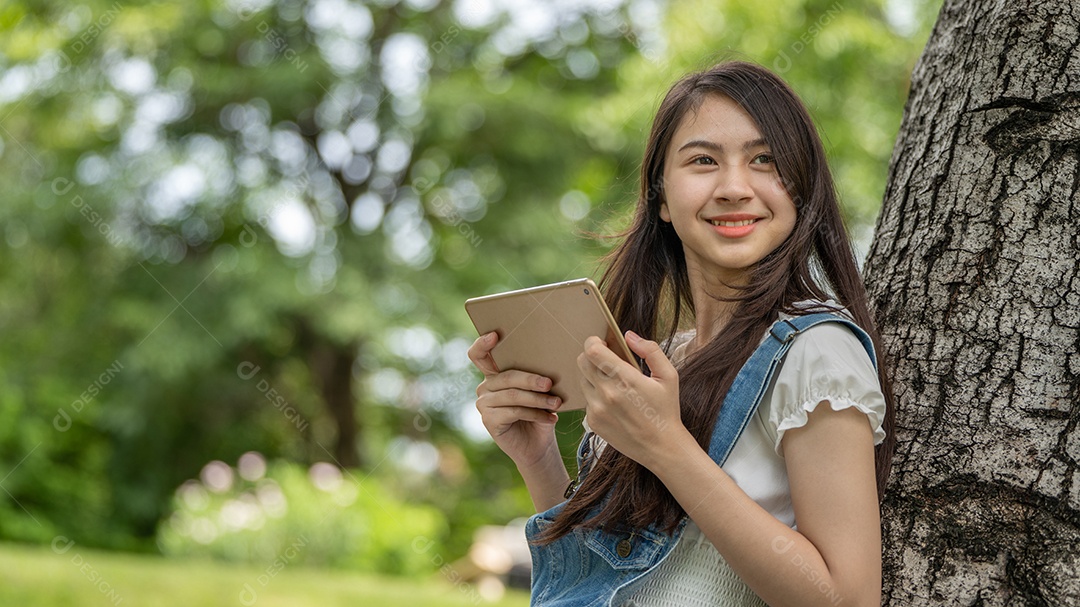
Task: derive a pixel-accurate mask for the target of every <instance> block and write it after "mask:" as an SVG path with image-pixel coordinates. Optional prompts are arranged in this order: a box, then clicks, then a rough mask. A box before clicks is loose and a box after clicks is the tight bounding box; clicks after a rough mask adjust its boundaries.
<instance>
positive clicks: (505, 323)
mask: <svg viewBox="0 0 1080 607" xmlns="http://www.w3.org/2000/svg"><path fill="white" fill-rule="evenodd" d="M465 311H466V312H468V314H469V318H471V319H472V322H473V325H474V326H475V327H476V330H477V331H478V332H479V333H480V335H483V334H485V333H488V332H491V331H495V332H496V333H498V334H499V343H497V344H496V345H495V348H494V349H493V350H492V351H491V356H492V358H494V359H495V364H496V366H498V368H499V370H500V371H507V370H510V369H518V370H521V371H528V372H530V373H536V374H538V375H543V376H544V377H549V378H551V381H552V384H553V385H552V387H551V390H550V393H551V394H554V395H556V396H558V397H559V398H561V399H562V401H563V404H562V406H560V407H559V410H560V411H567V410H573V409H584V408H585V394H584V393H583V392H582V390H581V380H580V376H581V371H580V370H579V369H578V366H577V358H578V355H579V354H581V353H582V352H584V350H585V348H584V346H585V340H586V339H588V338H589V336H591V335H596V336H597V337H600V338H602V339H604V341H605V342H607V345H608V347H609V348H611V351H612V352H615V354H617V355H619V356H620V357H621V358H622V359H623V360H626V361H627V362H629V363H630V364H631V365H633V366H634V367H635V368H640V367H639V366H638V363H637V359H636V358H634V355H633V353H632V352H631V351H630V348H629V347H627V345H626V340H625V339H623V334H622V331H620V330H619V327H618V326H617V325H616V324H615V319H614V318H613V317H612V316H611V312H610V311H609V310H608V307H607V304H605V303H604V299H603V298H602V297H601V296H600V290H599V289H597V288H596V284H594V283H593V281H592V280H590V279H588V278H579V279H577V280H570V281H567V282H559V283H555V284H550V285H543V286H539V287H532V288H530V289H521V290H518V291H509V292H506V293H497V294H495V295H487V296H484V297H474V298H472V299H469V300H468V301H466V302H465Z"/></svg>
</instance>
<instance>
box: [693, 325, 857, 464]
mask: <svg viewBox="0 0 1080 607" xmlns="http://www.w3.org/2000/svg"><path fill="white" fill-rule="evenodd" d="M826 322H835V323H840V324H842V325H845V326H847V327H848V328H849V329H851V331H852V332H853V333H854V334H855V336H856V337H858V338H859V341H860V342H861V343H862V345H863V348H865V349H866V353H867V354H869V355H870V360H871V361H873V363H874V368H875V369H876V368H877V356H875V354H874V344H873V341H871V339H870V336H869V335H867V334H866V331H863V330H862V328H860V327H859V326H858V325H857V324H855V323H854V322H853V321H852V320H851V319H849V318H847V317H845V316H841V315H839V314H834V313H831V312H820V313H816V314H807V315H805V316H796V317H794V318H790V319H784V320H778V321H776V322H775V323H773V325H772V327H771V328H769V335H767V336H766V337H765V340H764V341H763V342H762V344H761V345H760V346H758V349H757V350H755V351H754V353H753V354H752V355H750V358H749V360H747V361H746V364H745V365H743V367H742V369H740V370H739V374H738V375H737V376H736V377H735V381H734V382H732V384H731V388H730V389H728V392H727V395H726V396H725V397H724V404H723V405H721V406H720V414H719V415H718V416H717V418H716V427H715V428H714V429H713V434H712V440H711V441H710V443H709V456H710V457H711V458H712V459H713V461H715V462H716V463H717V464H718V465H720V466H723V465H724V462H725V461H727V458H728V456H729V455H731V450H732V448H733V447H734V446H735V441H737V440H738V439H739V436H740V435H741V434H742V432H743V430H745V429H746V425H747V424H748V423H749V422H750V418H752V417H753V416H754V412H755V411H757V408H758V404H759V403H760V402H761V399H762V397H764V396H765V392H766V391H767V390H768V388H769V384H770V383H771V381H772V378H773V375H775V374H776V370H777V369H778V368H779V367H780V362H781V361H782V360H783V359H784V355H785V354H787V351H788V350H789V349H790V348H791V343H792V342H793V341H794V339H795V337H796V336H798V335H799V333H802V332H803V331H805V330H807V329H809V328H810V327H813V326H816V325H820V324H822V323H826Z"/></svg>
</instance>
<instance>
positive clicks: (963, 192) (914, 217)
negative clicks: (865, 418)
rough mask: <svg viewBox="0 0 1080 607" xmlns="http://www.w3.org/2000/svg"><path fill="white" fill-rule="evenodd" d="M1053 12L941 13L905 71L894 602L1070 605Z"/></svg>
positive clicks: (895, 229)
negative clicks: (908, 74) (908, 73)
mask: <svg viewBox="0 0 1080 607" xmlns="http://www.w3.org/2000/svg"><path fill="white" fill-rule="evenodd" d="M1072 8H1075V5H1073V6H1072ZM1062 10H1066V6H1065V5H1064V4H1054V3H1037V2H1029V1H1028V2H1025V1H1018V2H1009V3H998V2H983V1H979V0H949V1H947V2H946V3H945V5H944V7H943V8H942V11H941V16H940V17H939V19H938V22H937V25H936V26H935V28H934V33H933V35H932V36H931V38H930V42H929V43H928V44H927V47H926V51H925V52H924V53H923V56H922V58H921V59H920V60H919V64H918V66H917V67H916V69H915V72H914V75H913V78H912V87H911V99H910V101H909V103H908V108H907V112H906V114H905V117H904V123H903V126H902V128H901V131H900V135H899V138H898V141H897V144H896V149H895V151H894V153H893V160H892V166H891V167H890V175H889V187H888V190H887V192H886V196H885V204H884V207H883V209H882V213H881V219H880V220H879V222H878V227H877V236H876V238H875V240H874V247H873V249H872V251H871V255H870V260H869V266H868V275H867V282H868V284H869V286H870V291H871V296H872V298H873V300H874V301H875V305H876V308H877V313H878V317H879V319H880V325H881V327H882V332H883V335H884V339H885V345H886V347H887V349H888V351H889V355H890V356H891V358H892V359H893V360H894V361H895V365H894V369H895V372H894V375H895V380H896V385H897V397H898V401H899V402H898V410H897V411H898V416H897V425H898V444H897V454H896V460H895V463H894V472H893V480H892V482H891V483H890V486H889V490H888V492H887V494H886V496H885V502H884V508H883V512H882V519H883V522H884V544H885V557H886V559H885V565H886V585H885V603H886V604H889V605H898V606H902V605H986V606H991V605H1021V604H1022V605H1075V604H1080V575H1078V572H1080V492H1078V489H1077V488H1078V486H1080V485H1078V484H1077V482H1076V473H1077V460H1078V459H1080V447H1078V445H1080V442H1078V440H1080V433H1078V430H1077V422H1078V420H1080V380H1078V369H1080V354H1078V345H1080V323H1078V322H1077V320H1078V319H1080V280H1078V279H1077V259H1080V228H1078V226H1080V196H1078V194H1080V186H1078V184H1080V166H1078V165H1080V158H1078V155H1077V152H1078V150H1080V146H1078V141H1080V131H1078V126H1077V125H1078V124H1080V109H1078V108H1080V95H1078V93H1077V88H1076V82H1077V79H1078V78H1080V55H1078V54H1077V48H1078V47H1080V28H1078V27H1077V21H1076V20H1075V19H1072V20H1068V19H1064V20H1063V19H1061V11H1062Z"/></svg>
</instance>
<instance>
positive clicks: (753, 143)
mask: <svg viewBox="0 0 1080 607" xmlns="http://www.w3.org/2000/svg"><path fill="white" fill-rule="evenodd" d="M761 147H769V146H768V144H767V143H765V140H764V139H762V138H760V137H759V138H757V139H751V140H750V141H747V142H746V143H744V144H742V149H743V150H750V149H753V148H761ZM687 148H705V149H706V150H712V151H713V152H716V153H720V152H723V151H724V146H722V145H720V144H718V143H713V142H711V141H705V140H704V139H694V140H691V141H687V142H686V143H684V144H683V146H682V147H680V148H679V149H678V150H676V151H677V152H681V151H683V150H685V149H687Z"/></svg>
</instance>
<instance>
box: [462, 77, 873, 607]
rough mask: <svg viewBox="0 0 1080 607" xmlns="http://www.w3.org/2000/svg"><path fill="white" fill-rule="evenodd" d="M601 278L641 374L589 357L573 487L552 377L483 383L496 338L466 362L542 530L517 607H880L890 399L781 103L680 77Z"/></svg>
mask: <svg viewBox="0 0 1080 607" xmlns="http://www.w3.org/2000/svg"><path fill="white" fill-rule="evenodd" d="M608 262H609V266H608V269H607V271H606V272H605V274H604V276H603V278H602V280H601V285H602V286H603V287H604V289H605V297H606V299H607V301H608V303H609V304H610V306H611V309H612V313H613V314H614V316H615V318H616V320H617V321H618V323H619V325H620V326H622V327H623V328H630V329H632V330H629V331H626V339H627V342H628V344H629V346H630V348H631V349H632V350H633V351H634V352H635V353H636V354H637V355H638V356H640V357H641V358H642V359H643V360H644V361H645V363H646V365H647V366H648V374H647V375H646V374H642V373H641V372H639V371H638V370H636V369H634V368H633V367H632V366H631V365H629V364H627V363H625V362H623V361H621V359H619V358H618V356H616V355H615V354H614V353H613V352H611V351H610V350H609V349H608V348H607V347H606V346H605V344H604V342H603V341H601V340H600V339H599V338H596V337H592V338H589V339H588V340H587V341H586V342H585V353H584V354H583V355H582V356H581V357H580V358H579V360H578V366H579V367H580V368H581V371H582V375H583V378H584V379H583V388H584V389H585V392H586V396H587V401H588V402H587V405H586V423H585V424H584V425H585V430H586V434H585V438H584V439H583V441H582V444H581V447H580V448H579V451H578V456H579V461H578V469H579V474H578V478H577V479H576V480H575V481H571V480H570V478H569V475H568V473H567V470H566V467H565V465H564V464H563V460H562V457H561V455H560V453H559V451H558V448H557V445H556V442H555V434H554V424H555V421H556V419H557V415H556V413H555V412H556V411H557V410H558V409H559V405H560V403H559V401H558V399H557V398H556V397H553V396H551V395H549V394H547V391H548V390H549V389H550V387H551V381H550V380H549V379H548V378H545V377H540V376H537V375H535V374H531V373H528V372H525V371H520V370H507V371H502V372H500V371H499V369H497V368H496V367H495V365H494V363H493V362H492V360H491V357H490V351H491V349H492V348H493V347H494V346H495V344H496V343H497V341H498V337H497V336H496V335H495V334H494V333H491V334H487V335H483V336H481V337H480V338H479V339H477V341H476V342H475V343H474V344H473V346H472V348H471V349H470V351H469V357H470V358H471V359H472V361H473V363H474V364H475V365H476V366H477V367H478V368H479V369H480V370H481V371H482V372H483V373H484V376H485V377H484V381H483V382H482V383H481V384H480V386H479V388H477V391H476V393H477V402H476V405H477V409H478V410H479V411H480V414H481V416H482V417H483V421H484V425H485V426H486V427H487V429H488V431H489V432H490V433H491V435H492V437H493V438H494V440H495V442H496V444H498V445H499V447H500V448H501V449H502V450H503V451H504V452H505V453H506V454H507V455H508V456H510V457H511V458H512V459H513V461H514V462H515V463H516V464H517V467H518V470H519V471H520V472H521V475H522V477H523V478H524V480H525V483H526V485H527V486H528V489H529V493H530V495H531V497H532V500H533V503H534V504H535V506H536V508H537V511H538V512H539V514H537V515H535V516H534V517H532V518H531V519H530V520H529V524H528V525H527V527H526V533H527V535H528V536H529V539H530V542H531V546H532V552H533V595H532V600H533V604H534V605H620V606H631V605H633V606H638V607H644V606H660V605H671V606H676V605H677V606H681V607H685V606H698V605H700V606H706V605H709V606H713V605H762V604H765V603H767V604H769V605H773V606H774V607H778V606H782V605H800V606H807V605H837V604H840V603H841V602H842V603H843V604H844V605H845V606H855V605H878V604H879V603H880V598H881V536H880V529H879V512H878V495H879V493H880V491H881V490H882V487H883V486H884V482H885V479H886V477H887V475H888V470H889V460H890V453H891V444H890V441H891V435H892V432H891V430H892V427H891V426H892V413H893V409H892V396H891V390H890V388H889V383H888V381H887V380H886V378H885V375H884V373H883V372H881V371H880V370H878V368H877V367H878V363H879V361H878V360H877V358H876V356H875V354H874V352H875V346H876V344H877V342H878V337H877V334H876V331H875V329H874V325H873V322H872V320H871V317H870V313H869V311H868V309H867V301H866V295H865V293H864V291H863V287H862V281H861V279H860V276H859V273H858V269H857V267H856V263H855V258H854V255H853V252H852V249H851V246H850V243H849V241H848V238H847V235H846V234H845V231H844V227H843V223H842V220H841V216H840V210H839V206H838V203H837V197H836V193H835V190H834V186H833V181H832V176H831V175H830V173H829V170H828V167H827V166H826V161H825V152H824V148H823V146H822V144H821V141H820V139H819V138H818V136H817V132H816V130H815V128H814V125H813V123H812V122H811V120H810V117H809V115H808V114H807V112H806V109H805V108H804V107H803V105H802V103H801V102H800V101H799V99H798V98H797V97H796V95H795V94H794V92H792V90H791V89H790V88H789V87H788V86H787V85H786V84H785V83H784V82H783V81H782V80H780V78H779V77H777V76H776V75H775V74H773V73H771V72H769V71H768V70H766V69H764V68H761V67H758V66H755V65H752V64H748V63H742V62H731V63H724V64H721V65H718V66H715V67H713V68H711V69H709V70H707V71H705V72H702V73H697V74H691V75H689V76H687V77H685V78H683V79H682V80H680V81H679V82H677V83H676V84H675V85H674V86H673V87H672V88H671V90H670V91H669V92H668V94H667V96H666V97H665V99H664V101H663V103H662V104H661V106H660V108H659V110H658V112H657V115H656V118H655V120H654V122H653V126H652V131H651V133H650V135H649V140H648V145H647V148H646V151H645V158H644V162H643V163H642V170H641V193H640V196H639V199H638V203H637V210H636V215H635V217H634V221H633V224H632V226H631V227H630V229H629V230H628V231H627V232H626V234H625V235H624V240H623V241H622V242H621V244H620V245H619V246H618V247H617V248H616V249H615V250H614V252H613V253H612V254H611V255H610V257H609V259H608ZM687 316H690V317H691V318H692V321H693V329H692V330H689V331H683V332H679V330H680V329H681V328H683V324H682V321H684V320H685V319H686V318H687ZM687 324H689V323H687ZM658 341H659V342H661V343H663V344H664V345H663V346H661V345H659V344H658V343H657V342H658ZM886 437H890V438H889V440H888V441H887V440H885V439H886ZM875 445H877V451H876V454H875ZM875 455H876V457H875ZM875 459H876V466H875Z"/></svg>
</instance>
